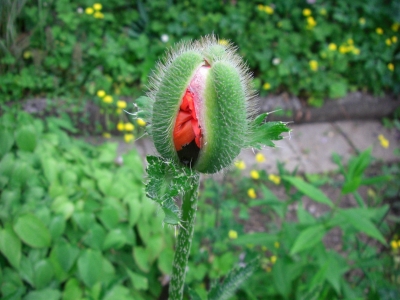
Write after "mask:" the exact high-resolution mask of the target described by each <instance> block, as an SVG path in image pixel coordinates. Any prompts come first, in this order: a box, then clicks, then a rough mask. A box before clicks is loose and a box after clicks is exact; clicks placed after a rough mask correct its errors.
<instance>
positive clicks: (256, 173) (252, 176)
mask: <svg viewBox="0 0 400 300" xmlns="http://www.w3.org/2000/svg"><path fill="white" fill-rule="evenodd" d="M250 176H251V178H253V179H255V180H257V179H259V178H260V174H259V173H258V172H257V171H256V170H252V171H251V172H250Z"/></svg>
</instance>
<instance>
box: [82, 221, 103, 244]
mask: <svg viewBox="0 0 400 300" xmlns="http://www.w3.org/2000/svg"><path fill="white" fill-rule="evenodd" d="M105 238H106V231H105V230H104V229H103V227H102V226H101V225H99V224H97V223H95V224H94V225H93V226H92V227H91V228H90V229H89V230H88V232H87V234H86V235H85V237H84V239H83V242H84V243H85V244H86V245H88V246H89V247H91V248H92V249H96V250H102V249H103V245H104V239H105Z"/></svg>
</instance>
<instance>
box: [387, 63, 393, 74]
mask: <svg viewBox="0 0 400 300" xmlns="http://www.w3.org/2000/svg"><path fill="white" fill-rule="evenodd" d="M387 67H388V69H389V70H390V71H392V72H393V71H394V64H392V63H388V64H387Z"/></svg>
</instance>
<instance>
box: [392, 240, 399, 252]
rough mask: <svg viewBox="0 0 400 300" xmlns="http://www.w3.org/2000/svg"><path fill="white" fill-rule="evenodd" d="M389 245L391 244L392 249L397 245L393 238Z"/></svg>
mask: <svg viewBox="0 0 400 300" xmlns="http://www.w3.org/2000/svg"><path fill="white" fill-rule="evenodd" d="M390 246H392V249H393V250H396V249H397V248H398V247H399V245H398V243H397V242H396V241H395V240H393V241H391V242H390Z"/></svg>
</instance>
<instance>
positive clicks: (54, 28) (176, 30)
mask: <svg viewBox="0 0 400 300" xmlns="http://www.w3.org/2000/svg"><path fill="white" fill-rule="evenodd" d="M398 9H399V4H398V2H396V1H391V2H388V3H386V2H382V1H375V0H368V1H350V2H349V1H343V0H338V1H329V2H322V1H307V2H305V1H295V0H286V1H277V2H276V3H272V2H268V1H267V2H260V1H237V2H236V1H228V2H226V1H184V2H180V1H177V2H173V1H142V0H139V1H135V2H127V1H125V0H115V1H108V2H104V3H102V2H98V3H95V2H93V1H91V0H84V1H74V0H61V1H54V0H50V1H46V2H43V3H42V2H39V3H37V2H34V1H33V2H32V1H24V0H18V1H11V0H7V1H3V2H2V13H1V20H0V24H2V25H1V30H0V81H1V83H2V84H1V85H0V91H1V95H2V96H1V99H0V103H1V104H4V103H5V102H10V101H11V102H18V101H20V100H21V99H24V98H28V97H30V98H32V97H44V98H47V99H52V102H55V103H54V104H55V107H57V104H58V103H57V102H59V101H61V100H54V99H62V101H63V103H65V105H66V106H69V107H70V108H71V109H72V108H75V109H77V110H79V109H80V108H82V103H84V102H85V101H87V100H92V101H95V102H96V103H101V102H105V103H111V102H116V101H117V100H118V99H121V98H122V99H124V97H129V98H130V99H132V98H135V97H136V96H137V95H138V94H141V91H142V89H143V87H144V86H145V84H146V83H147V81H148V76H149V74H150V70H151V69H152V68H153V67H154V64H155V62H156V61H157V60H158V58H159V57H160V54H161V53H163V52H164V50H165V49H166V48H168V47H170V46H171V45H173V44H174V43H176V42H179V41H181V40H187V39H197V38H199V37H200V36H203V35H207V34H215V35H217V36H219V38H220V39H221V40H220V42H221V43H227V42H228V40H231V41H232V42H234V43H235V44H236V45H238V47H239V51H240V54H241V55H242V56H244V58H245V60H246V61H247V63H248V64H249V66H250V68H251V69H252V70H253V72H254V74H255V81H254V84H255V87H256V88H257V89H258V90H259V91H260V93H261V95H265V94H268V93H278V92H281V91H287V92H289V93H292V94H295V95H298V96H301V97H302V98H305V99H308V101H309V103H311V104H316V105H318V104H320V103H321V102H322V101H323V99H324V98H326V97H330V98H337V97H341V96H344V95H345V94H346V93H347V92H348V91H352V90H363V91H368V92H371V93H375V94H382V93H398V92H399V91H400V85H399V82H400V68H397V67H396V66H397V65H398V61H399V43H398V38H399V37H398V30H399V23H400V20H399V19H398V18H399V17H398V15H396V11H398ZM6 24H7V26H6ZM100 90H101V91H103V92H104V94H103V92H100V97H98V96H96V94H97V95H99V94H98V91H100ZM101 95H103V96H101ZM106 96H109V97H106Z"/></svg>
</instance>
